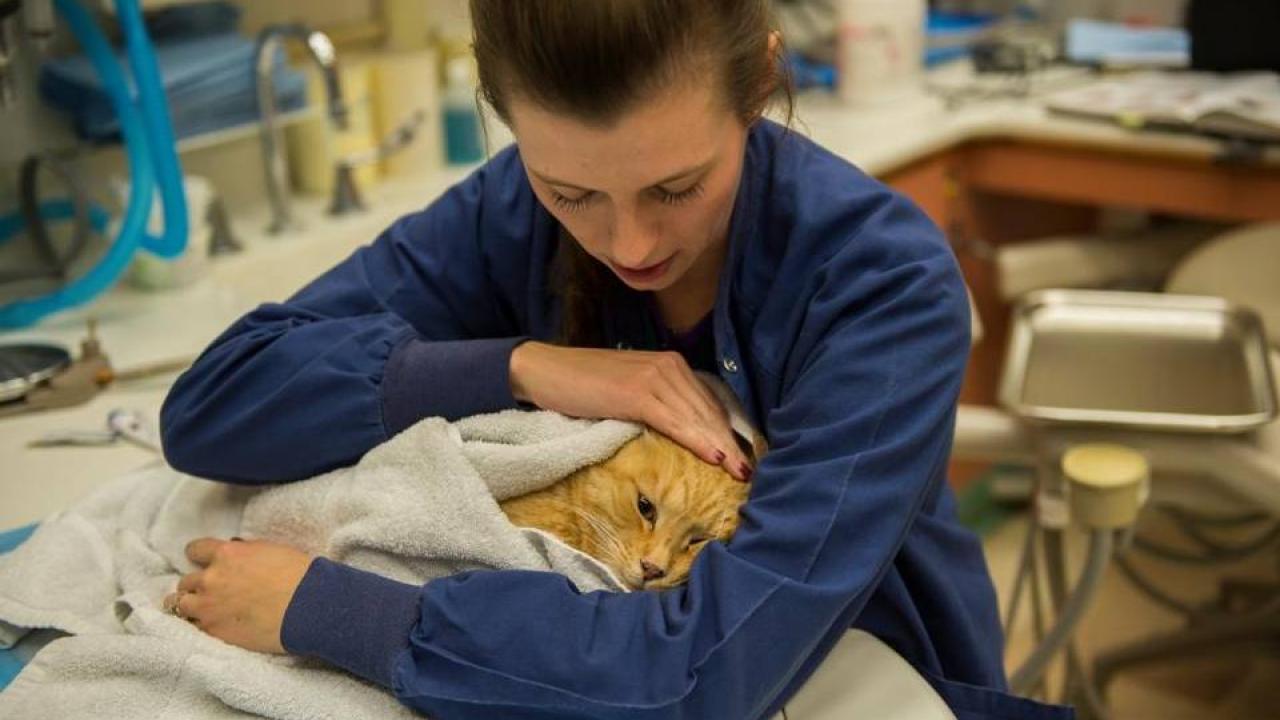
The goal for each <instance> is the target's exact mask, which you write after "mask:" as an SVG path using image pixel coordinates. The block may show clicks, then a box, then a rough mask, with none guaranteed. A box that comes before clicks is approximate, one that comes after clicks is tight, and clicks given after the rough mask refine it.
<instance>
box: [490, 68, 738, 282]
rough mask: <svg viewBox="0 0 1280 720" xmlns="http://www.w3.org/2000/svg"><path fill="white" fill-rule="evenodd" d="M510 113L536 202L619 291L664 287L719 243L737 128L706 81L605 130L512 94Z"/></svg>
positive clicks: (733, 177)
mask: <svg viewBox="0 0 1280 720" xmlns="http://www.w3.org/2000/svg"><path fill="white" fill-rule="evenodd" d="M510 115H511V126H512V128H511V129H512V132H513V134H514V135H515V138H516V143H517V145H518V146H519V148H520V156H521V159H522V160H523V161H524V166H525V170H526V172H527V173H528V175H529V182H530V183H531V184H532V185H533V191H534V193H535V194H536V195H537V197H538V199H539V200H540V201H541V202H542V204H543V206H544V207H546V208H547V210H548V211H549V212H550V213H551V214H552V215H554V216H555V218H556V219H557V220H559V221H560V223H561V224H562V225H563V226H564V227H565V229H566V230H568V231H569V233H570V234H571V235H572V236H573V237H574V238H575V239H576V240H577V241H578V243H579V244H581V245H582V247H583V249H585V250H586V251H587V252H588V253H590V254H591V255H592V256H594V257H595V258H596V259H597V260H599V261H600V262H602V263H605V264H606V265H608V266H609V267H610V268H611V269H612V270H613V272H614V273H615V274H616V275H617V276H618V277H619V278H620V279H621V280H622V281H623V282H624V283H626V284H627V285H628V286H630V287H632V288H634V289H636V290H653V291H658V290H664V289H666V288H669V287H671V286H672V285H674V284H675V283H676V282H677V281H678V280H679V279H680V278H681V277H683V276H684V275H685V274H686V273H687V272H688V271H689V269H690V268H692V267H694V266H695V263H697V262H698V260H699V259H700V258H702V257H704V254H706V251H707V249H708V248H712V247H718V246H719V245H720V244H722V243H724V242H725V241H726V239H727V235H728V230H729V217H730V215H731V213H732V211H733V200H734V197H735V195H736V193H737V189H738V180H739V177H740V176H741V172H742V157H743V152H744V148H745V145H746V137H747V130H746V128H745V127H744V126H743V123H742V121H741V120H740V119H738V117H736V116H735V115H734V114H733V113H732V112H731V111H730V110H729V109H728V108H727V107H726V106H725V103H724V102H722V101H721V100H720V96H719V93H718V92H717V89H716V88H714V87H713V86H712V85H711V83H698V82H690V83H684V84H681V86H677V87H672V88H669V89H667V90H664V91H661V92H660V93H658V94H657V95H656V96H655V97H653V98H652V99H651V100H650V101H648V102H645V103H642V104H640V105H638V106H637V107H636V109H634V110H632V111H630V112H628V113H627V114H625V115H623V116H622V117H621V118H620V119H619V120H618V121H617V122H616V123H614V124H613V125H611V126H608V127H602V126H596V125H589V124H585V123H583V122H581V121H579V120H577V119H575V118H573V117H570V116H567V115H559V114H553V113H551V112H548V111H546V110H544V109H543V108H541V107H539V106H537V105H535V104H533V103H531V102H528V101H525V100H523V99H522V98H519V97H512V98H511V100H510ZM708 257H716V254H715V253H712V254H710V255H708Z"/></svg>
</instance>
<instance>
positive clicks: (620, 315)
mask: <svg viewBox="0 0 1280 720" xmlns="http://www.w3.org/2000/svg"><path fill="white" fill-rule="evenodd" d="M560 237H561V233H560V231H559V227H558V225H557V223H556V221H555V220H554V219H553V218H552V216H551V215H550V214H549V213H548V212H547V211H546V210H545V209H544V208H543V207H542V206H541V205H540V204H539V203H538V201H537V200H536V198H535V197H534V195H533V192H532V189H531V188H530V186H529V182H528V179H527V177H526V175H525V171H524V167H523V165H522V164H521V160H520V156H519V153H518V151H517V150H516V149H515V148H509V149H507V150H506V151H504V152H502V153H500V154H498V155H497V156H496V157H494V158H493V159H492V160H491V161H490V162H489V163H487V164H486V165H485V166H483V167H482V168H480V169H479V170H477V171H476V172H475V173H474V174H473V175H471V176H470V177H469V178H467V179H466V180H464V181H462V182H461V183H459V184H458V185H457V186H455V187H453V188H452V189H450V190H449V191H448V192H447V193H445V194H444V195H443V196H442V197H440V198H439V199H438V200H436V201H435V202H434V203H432V204H431V205H430V206H429V207H427V208H426V209H425V210H422V211H420V212H417V213H413V214H410V215H407V216H405V217H403V218H401V219H400V220H398V221H397V222H395V223H394V224H393V225H392V226H391V227H390V228H388V229H387V230H386V231H385V232H384V233H383V234H382V235H381V236H379V237H378V238H377V239H376V240H375V241H374V242H373V243H372V244H371V245H369V246H366V247H362V248H360V249H359V250H357V251H356V252H355V253H354V254H353V255H352V256H351V257H349V258H348V259H347V260H345V261H343V262H342V263H341V264H339V265H338V266H337V267H335V268H333V269H332V270H330V271H329V272H327V273H326V274H324V275H323V276H321V277H320V278H319V279H317V280H316V281H314V282H313V283H311V284H310V285H309V286H307V287H306V288H304V289H303V290H301V291H300V292H299V293H298V294H297V295H295V296H294V297H292V298H290V299H289V300H288V301H286V302H284V303H279V304H267V305H263V306H261V307H259V308H258V309H256V310H254V311H253V312H251V313H249V314H248V315H246V316H245V317H244V318H242V319H241V320H239V321H238V322H236V323H235V325H233V326H232V327H231V328H230V329H229V330H227V331H226V332H225V333H224V334H223V335H222V336H220V337H219V338H217V339H216V340H215V341H214V342H213V344H212V345H211V346H210V347H209V348H208V349H207V350H206V351H205V352H204V354H203V355H202V356H201V357H200V358H199V360H198V361H197V362H196V363H195V365H194V366H193V367H192V368H191V369H190V370H188V371H187V372H186V373H185V374H184V375H183V376H182V377H181V378H180V379H179V380H178V382H177V383H176V384H175V386H174V388H173V390H172V392H171V393H170V395H169V397H168V399H167V400H166V402H165V405H164V408H163V411H162V426H163V440H164V448H165V454H166V457H167V458H168V459H169V461H170V463H171V464H172V465H173V466H174V467H176V468H178V469H179V470H182V471H184V472H188V473H191V474H195V475H200V476H204V477H209V478H215V479H220V480H224V481H227V482H235V483H252V484H259V483H272V482H285V481H290V480H296V479H300V478H304V477H308V476H311V475H315V474H317V473H321V472H324V471H327V470H331V469H333V468H335V467H339V466H344V465H349V464H351V463H353V462H355V461H356V460H358V459H359V458H360V456H361V455H363V454H364V453H365V452H366V451H368V450H369V449H370V448H372V447H374V446H375V445H377V444H379V443H381V442H383V441H385V440H386V439H387V438H389V437H391V436H393V435H395V434H396V433H397V432H399V431H400V430H403V429H404V428H406V427H408V426H409V425H411V424H413V423H415V422H417V421H418V420H420V419H422V418H425V417H430V416H443V417H445V418H449V419H455V418H459V417H464V416H467V415H472V414H476V413H482V412H490V411H497V410H502V409H506V408H511V407H515V406H516V405H517V403H516V401H515V399H514V398H513V397H512V395H511V390H510V387H509V379H508V368H509V362H510V356H511V351H512V349H513V348H514V347H515V346H517V345H518V344H519V343H520V342H522V341H524V340H526V339H529V338H534V339H539V340H548V341H550V340H553V339H555V338H556V337H557V335H558V331H559V321H560V302H559V299H558V297H557V295H556V293H555V292H554V291H553V288H551V287H550V286H549V279H548V271H549V269H550V266H551V264H552V261H553V258H554V256H555V254H556V248H557V244H558V242H560ZM718 292H719V295H718V299H717V301H716V304H715V308H714V310H713V314H712V325H713V333H714V340H715V354H716V359H717V362H716V364H717V370H718V372H719V374H720V376H721V377H722V378H723V379H724V380H725V381H726V382H727V383H728V384H729V386H730V387H731V388H732V389H733V390H734V392H735V393H736V394H737V396H738V397H739V398H740V399H741V400H742V402H743V405H744V407H745V408H747V410H748V412H749V413H750V414H751V415H752V416H753V419H754V421H755V422H756V424H757V426H760V427H763V428H764V430H765V434H766V436H767V438H768V440H769V444H770V448H771V449H770V453H769V454H768V456H767V457H766V458H765V459H764V461H763V462H762V463H761V465H760V466H759V467H758V468H757V470H756V473H755V475H754V478H753V480H752V489H751V497H750V501H749V502H748V504H747V505H746V506H744V508H743V511H742V522H741V526H740V528H739V530H738V532H737V535H736V536H735V537H734V538H733V540H732V541H731V542H730V543H728V544H727V545H726V544H721V543H711V544H709V545H708V546H707V548H706V549H705V550H704V551H703V552H702V554H701V555H700V556H699V557H698V559H697V561H696V563H695V564H694V566H693V569H692V573H691V575H690V578H689V582H688V584H687V585H686V586H684V587H681V588H677V589H673V590H669V591H664V592H636V593H605V592H595V593H587V594H583V593H580V592H579V591H578V590H577V588H575V587H574V586H573V585H572V584H571V583H570V582H569V581H568V580H566V579H565V578H564V577H562V576H559V575H556V574H552V573H544V572H524V571H484V572H468V573H461V574H458V575H453V576H450V577H446V578H441V579H437V580H433V581H431V582H429V583H427V584H426V585H424V586H422V587H416V586H410V585H405V584H402V583H398V582H395V581H392V580H389V579H385V578H381V577H379V576H376V575H372V574H370V573H366V572H362V571H359V570H356V569H354V568H350V567H348V566H344V565H341V564H338V563H334V562H332V561H329V560H326V559H323V558H321V559H317V560H316V561H314V562H313V564H312V565H311V567H310V569H309V570H308V572H307V575H306V576H305V578H304V579H303V581H302V583H301V585H300V586H299V588H298V590H297V592H296V594H295V596H294V598H293V601H292V603H291V604H290V606H289V609H288V611H287V613H286V616H285V621H284V628H283V632H282V642H283V644H284V646H285V647H286V648H288V649H289V650H290V651H291V652H294V653H297V654H304V655H310V656H315V657H319V658H323V659H325V660H327V661H329V662H330V663H333V664H335V665H337V666H339V667H343V668H345V669H347V670H349V671H351V672H353V673H355V674H357V675H359V676H361V677H364V678H366V679H368V680H371V681H373V682H376V683H379V684H381V685H383V686H386V687H388V688H390V689H391V690H392V691H393V692H394V693H395V694H396V696H397V697H398V698H399V699H400V700H401V701H402V702H404V703H405V704H406V705H408V706H410V707H412V708H415V709H417V710H419V711H422V712H425V713H427V714H428V715H430V716H431V717H435V718H454V717H468V718H469V717H519V718H559V719H563V718H596V719H600V718H636V719H639V718H766V717H771V716H772V715H773V714H774V713H776V712H777V711H778V709H779V708H780V707H781V706H782V704H783V703H784V702H785V701H786V699H787V698H788V697H790V696H791V695H792V694H793V693H794V692H795V691H796V690H797V689H798V688H799V687H800V685H801V684H803V682H804V681H805V680H806V679H807V678H808V677H809V675H810V674H811V673H812V672H813V671H814V669H815V668H816V667H817V666H818V664H819V663H820V662H821V661H822V659H823V658H824V657H825V656H826V654H827V652H828V651H829V650H830V649H831V647H832V646H833V645H834V644H835V642H836V641H837V640H838V639H839V638H840V636H841V635H842V634H843V633H844V631H845V629H846V628H848V627H850V626H851V625H852V626H854V627H858V628H862V629H865V630H867V631H869V632H871V633H873V634H874V635H876V636H878V637H879V638H881V639H882V640H884V641H885V642H887V643H888V644H889V645H890V646H892V647H893V648H894V649H895V650H896V651H897V652H898V653H900V654H901V655H902V656H903V657H904V658H906V659H907V660H908V661H909V662H911V663H912V664H913V665H914V666H915V667H916V668H917V669H918V670H919V671H920V672H921V673H922V674H923V675H924V676H925V677H926V678H928V679H929V680H930V681H931V682H932V683H933V684H934V687H935V688H937V689H938V690H939V692H940V693H941V694H942V695H943V697H944V698H945V699H946V700H947V701H948V703H949V704H950V705H951V707H952V708H953V710H954V711H955V712H956V713H957V714H958V715H960V716H961V717H963V718H993V717H1019V718H1023V717H1062V716H1069V712H1068V711H1064V710H1062V709H1053V708H1047V707H1045V706H1040V705H1037V704H1035V703H1031V702H1030V701H1026V700H1021V699H1017V698H1012V697H1010V696H1008V695H1006V694H1004V690H1005V689H1006V684H1005V676H1004V672H1003V665H1002V661H1001V648H1002V637H1001V630H1000V625H999V622H998V618H997V611H996V598H995V593H994V590H993V587H992V584H991V580H990V576H989V574H988V571H987V567H986V564H985V561H984V559H983V555H982V548H981V545H980V544H979V542H978V540H977V538H976V537H974V536H973V535H972V534H971V533H970V532H968V531H967V530H965V529H964V528H962V527H961V526H960V525H959V524H958V523H957V522H956V518H955V511H954V498H953V496H952V493H951V491H950V489H949V488H948V486H947V483H946V468H947V458H948V454H949V451H950V447H951V439H952V432H953V424H954V421H955V405H956V400H957V397H958V395H959V392H960V386H961V382H962V379H963V377H964V368H965V363H966V359H967V357H968V354H969V315H968V312H969V310H968V303H967V299H966V294H965V288H964V283H963V281H962V278H961V275H960V272H959V270H958V268H957V265H956V262H955V259H954V257H953V256H952V253H951V251H950V249H949V248H948V246H947V244H946V242H945V241H944V240H943V238H942V237H941V235H940V233H939V232H938V230H937V228H936V227H935V226H934V225H933V224H932V223H931V222H930V221H929V220H928V219H927V218H926V217H925V216H924V215H923V214H922V213H921V212H920V210H919V209H918V208H916V207H915V206H914V205H913V204H912V203H911V202H910V201H909V200H907V199H905V198H903V197H901V196H899V195H897V194H896V193H894V192H893V191H891V190H889V189H888V188H886V187H885V186H883V185H881V184H880V183H878V182H876V181H875V180H872V179H870V178H868V177H867V176H866V175H864V174H863V173H861V172H860V171H859V170H857V169H856V168H854V167H853V166H852V165H850V164H848V163H847V162H845V161H843V160H841V159H840V158H837V157H836V156H834V155H832V154H831V153H829V152H827V151H826V150H824V149H822V148H820V147H818V146H817V145H815V144H813V143H812V142H810V141H808V140H807V139H805V138H803V137H801V136H799V135H796V134H794V133H790V132H788V131H787V130H786V129H785V128H783V127H781V126H779V125H777V124H775V123H772V122H769V121H760V122H758V123H756V124H755V125H754V126H753V128H752V129H751V131H750V133H749V137H748V142H747V147H746V155H745V158H744V166H743V175H742V181H741V184H740V187H739V190H738V194H737V197H736V199H735V205H734V210H733V218H732V222H731V225H730V242H729V254H728V259H727V261H726V263H725V266H724V269H723V271H722V275H721V279H720V286H719V291H718ZM639 307H642V308H643V307H644V305H643V303H641V304H639ZM609 310H610V314H609V316H608V324H609V327H608V328H607V330H606V333H607V336H608V339H609V341H610V342H611V343H614V342H616V343H617V344H619V345H622V346H631V347H644V346H645V343H646V342H649V341H651V340H652V337H653V333H652V332H651V330H652V328H651V327H646V325H645V318H649V317H650V316H649V315H648V314H647V313H643V312H642V313H640V314H639V315H637V314H636V313H633V312H630V311H629V310H628V308H626V307H624V306H621V305H620V306H618V307H616V308H614V307H611V308H610V309H609ZM856 681H857V679H856V678H850V682H856Z"/></svg>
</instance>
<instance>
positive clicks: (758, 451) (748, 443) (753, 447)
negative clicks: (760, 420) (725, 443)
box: [733, 429, 769, 465]
mask: <svg viewBox="0 0 1280 720" xmlns="http://www.w3.org/2000/svg"><path fill="white" fill-rule="evenodd" d="M733 439H734V440H735V441H737V443H738V449H739V450H741V451H742V452H743V454H745V455H746V456H747V457H749V458H751V464H752V465H759V464H760V461H761V460H763V459H764V456H765V453H766V452H768V450H769V443H768V442H767V441H766V440H765V439H764V435H761V434H760V433H759V432H757V431H756V430H754V429H753V430H752V431H751V439H750V440H748V439H747V438H746V437H744V436H743V435H742V434H741V433H739V432H738V431H737V430H734V431H733Z"/></svg>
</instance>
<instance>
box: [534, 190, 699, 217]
mask: <svg viewBox="0 0 1280 720" xmlns="http://www.w3.org/2000/svg"><path fill="white" fill-rule="evenodd" d="M705 189H706V188H705V187H704V186H703V184H702V183H698V184H696V185H694V186H693V187H691V188H689V189H688V190H681V191H680V192H678V193H669V192H666V191H665V190H663V189H661V188H656V190H657V192H658V202H661V203H663V204H665V205H683V204H685V203H687V202H689V201H691V200H695V199H697V198H698V197H701V195H702V193H703V191H704V190H705ZM594 198H595V193H587V194H585V195H583V196H582V197H580V198H567V197H565V196H564V195H561V194H560V193H558V192H556V191H555V190H552V191H551V199H552V201H553V202H555V204H556V207H558V208H560V209H561V210H564V211H566V212H577V211H578V210H581V209H583V208H585V207H586V206H587V205H588V204H589V203H590V202H591V201H592V199H594Z"/></svg>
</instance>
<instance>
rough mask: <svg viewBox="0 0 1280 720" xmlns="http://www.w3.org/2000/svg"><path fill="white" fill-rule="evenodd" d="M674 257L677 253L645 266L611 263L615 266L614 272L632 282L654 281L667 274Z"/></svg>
mask: <svg viewBox="0 0 1280 720" xmlns="http://www.w3.org/2000/svg"><path fill="white" fill-rule="evenodd" d="M674 259H675V255H672V256H671V257H669V258H667V259H666V260H663V261H662V262H660V263H658V264H656V265H650V266H648V267H643V268H629V267H626V266H625V265H618V264H616V263H610V265H611V266H612V267H613V270H614V272H616V273H618V276H619V277H621V278H622V279H623V280H626V281H628V282H632V283H645V282H652V281H654V280H657V279H658V278H660V277H662V276H663V275H665V274H666V272H667V270H668V269H670V267H671V261H672V260H674Z"/></svg>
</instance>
